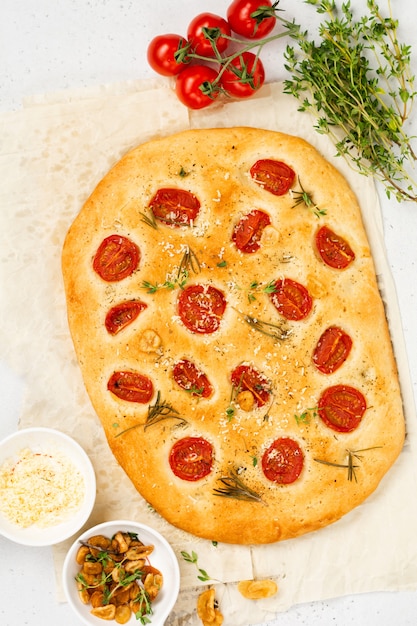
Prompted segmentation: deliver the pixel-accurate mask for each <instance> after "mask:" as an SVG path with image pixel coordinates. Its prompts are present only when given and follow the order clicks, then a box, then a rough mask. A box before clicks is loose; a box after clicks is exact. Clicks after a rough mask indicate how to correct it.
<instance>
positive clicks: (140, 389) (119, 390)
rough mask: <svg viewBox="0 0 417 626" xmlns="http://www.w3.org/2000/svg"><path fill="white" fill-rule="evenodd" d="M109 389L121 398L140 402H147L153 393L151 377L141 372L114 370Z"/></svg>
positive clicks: (108, 385)
mask: <svg viewBox="0 0 417 626" xmlns="http://www.w3.org/2000/svg"><path fill="white" fill-rule="evenodd" d="M107 389H108V390H109V391H111V392H112V393H113V394H114V395H115V396H117V397H118V398H120V399H121V400H126V401H127V402H138V403H139V404H146V403H147V402H149V400H150V399H151V398H152V395H153V384H152V381H151V379H150V378H148V377H147V376H144V375H143V374H139V372H114V374H112V376H111V377H110V378H109V381H108V383H107Z"/></svg>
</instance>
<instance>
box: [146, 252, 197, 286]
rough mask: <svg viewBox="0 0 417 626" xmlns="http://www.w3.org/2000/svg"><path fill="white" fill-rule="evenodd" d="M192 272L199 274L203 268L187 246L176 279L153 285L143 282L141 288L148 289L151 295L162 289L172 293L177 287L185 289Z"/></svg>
mask: <svg viewBox="0 0 417 626" xmlns="http://www.w3.org/2000/svg"><path fill="white" fill-rule="evenodd" d="M190 271H191V272H193V273H194V274H198V273H199V272H200V271H201V266H200V262H199V260H198V257H197V255H196V254H195V252H193V250H192V249H191V248H190V247H189V246H187V248H186V250H185V252H184V254H183V256H182V258H181V261H180V264H179V266H178V272H177V275H176V276H175V278H173V279H171V280H170V279H169V278H167V279H166V280H165V281H164V282H163V283H151V282H149V281H148V280H143V281H142V283H141V285H140V286H141V288H142V289H146V293H150V294H153V293H156V292H157V291H159V290H160V289H168V290H171V291H172V290H173V289H175V288H176V287H179V288H180V289H184V287H185V285H186V284H187V282H188V279H189V276H190Z"/></svg>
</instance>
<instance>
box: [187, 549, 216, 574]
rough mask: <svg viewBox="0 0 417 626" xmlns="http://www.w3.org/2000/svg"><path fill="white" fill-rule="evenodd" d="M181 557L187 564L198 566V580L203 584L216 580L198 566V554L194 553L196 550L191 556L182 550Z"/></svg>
mask: <svg viewBox="0 0 417 626" xmlns="http://www.w3.org/2000/svg"><path fill="white" fill-rule="evenodd" d="M181 556H182V558H183V559H184V561H186V562H187V563H192V565H195V566H196V568H197V570H198V576H197V578H198V580H201V581H202V582H207V581H209V580H215V579H214V578H212V577H211V576H209V574H207V572H206V570H205V569H202V568H201V567H200V566H199V565H198V555H197V553H196V552H194V550H192V551H191V554H190V553H189V552H186V551H185V550H181Z"/></svg>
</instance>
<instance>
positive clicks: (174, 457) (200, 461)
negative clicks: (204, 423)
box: [169, 437, 213, 481]
mask: <svg viewBox="0 0 417 626" xmlns="http://www.w3.org/2000/svg"><path fill="white" fill-rule="evenodd" d="M169 464H170V466H171V469H172V471H173V472H174V474H175V476H178V478H181V479H182V480H189V481H196V480H200V479H201V478H204V476H207V475H208V474H210V472H211V468H212V466H213V447H212V445H211V443H209V442H208V441H207V440H206V439H203V438H202V437H184V438H183V439H179V440H178V441H177V442H176V443H174V445H173V446H172V448H171V452H170V454H169Z"/></svg>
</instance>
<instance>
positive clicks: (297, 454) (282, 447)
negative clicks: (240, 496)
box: [262, 437, 304, 485]
mask: <svg viewBox="0 0 417 626" xmlns="http://www.w3.org/2000/svg"><path fill="white" fill-rule="evenodd" d="M303 466H304V454H303V451H302V450H301V448H300V446H299V445H298V443H297V442H296V441H294V439H290V438H289V437H280V438H279V439H275V441H274V442H273V443H272V444H271V445H270V446H269V448H268V449H267V450H266V451H265V452H264V454H263V457H262V471H263V473H264V474H265V476H266V478H267V479H268V480H270V481H272V482H274V483H278V484H280V485H289V484H291V483H293V482H295V481H296V480H297V478H298V477H299V476H300V474H301V470H302V469H303Z"/></svg>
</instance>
